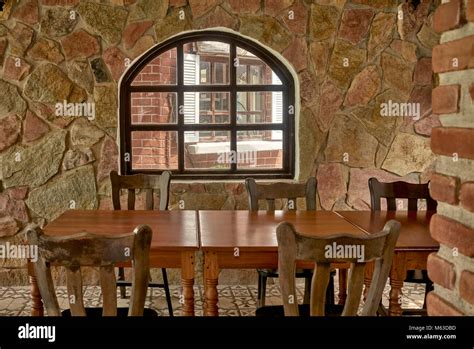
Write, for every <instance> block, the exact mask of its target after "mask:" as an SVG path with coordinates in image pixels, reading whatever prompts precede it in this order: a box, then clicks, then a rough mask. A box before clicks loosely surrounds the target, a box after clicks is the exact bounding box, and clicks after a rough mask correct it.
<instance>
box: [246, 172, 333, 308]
mask: <svg viewBox="0 0 474 349" xmlns="http://www.w3.org/2000/svg"><path fill="white" fill-rule="evenodd" d="M245 187H246V188H247V194H248V200H249V209H250V210H251V211H258V201H259V200H266V202H267V210H268V211H274V210H275V199H283V198H284V199H288V202H292V203H293V207H290V205H288V208H289V209H290V210H296V199H297V198H305V199H306V210H308V211H315V210H316V187H317V182H316V178H315V177H311V178H309V179H308V181H307V182H306V183H302V184H291V183H273V184H257V183H256V182H255V180H254V179H253V178H247V179H246V180H245ZM257 272H258V297H257V298H258V305H257V306H258V307H263V306H265V296H266V287H267V278H269V277H272V278H277V277H278V270H276V269H257ZM312 275H313V273H312V270H307V269H304V270H303V269H301V270H298V272H297V277H298V278H304V279H305V299H304V302H305V303H309V293H310V288H311V278H312ZM331 276H333V274H331ZM331 285H332V288H329V289H328V293H331V292H332V297H329V298H330V299H329V301H330V302H332V303H334V288H333V283H331Z"/></svg>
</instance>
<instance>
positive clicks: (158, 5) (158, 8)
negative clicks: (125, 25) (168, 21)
mask: <svg viewBox="0 0 474 349" xmlns="http://www.w3.org/2000/svg"><path fill="white" fill-rule="evenodd" d="M168 5H169V1H168V0H161V1H156V0H139V1H138V3H137V7H138V8H140V9H141V10H142V11H143V12H144V13H146V14H147V16H148V17H150V18H151V19H153V20H155V21H156V20H161V19H163V18H164V17H165V15H166V11H167V10H168ZM140 36H141V35H140Z"/></svg>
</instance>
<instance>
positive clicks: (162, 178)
mask: <svg viewBox="0 0 474 349" xmlns="http://www.w3.org/2000/svg"><path fill="white" fill-rule="evenodd" d="M170 180H171V172H169V171H164V172H163V173H162V174H161V175H144V174H136V175H130V176H121V175H119V174H118V173H117V171H112V172H110V181H111V183H112V202H113V206H114V210H120V209H121V207H120V206H121V205H120V191H121V190H122V189H127V190H128V202H127V209H128V210H134V209H135V191H136V190H137V189H140V190H145V191H146V204H145V205H146V210H153V207H154V202H153V193H154V191H157V190H158V191H159V192H160V207H159V210H160V211H164V210H167V209H168V202H169V190H170Z"/></svg>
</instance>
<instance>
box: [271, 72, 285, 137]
mask: <svg viewBox="0 0 474 349" xmlns="http://www.w3.org/2000/svg"><path fill="white" fill-rule="evenodd" d="M272 83H273V84H274V85H281V80H280V79H279V78H278V75H276V74H275V73H274V72H272ZM272 122H273V123H277V124H281V123H282V122H283V93H282V92H272ZM272 139H273V140H281V139H282V131H272Z"/></svg>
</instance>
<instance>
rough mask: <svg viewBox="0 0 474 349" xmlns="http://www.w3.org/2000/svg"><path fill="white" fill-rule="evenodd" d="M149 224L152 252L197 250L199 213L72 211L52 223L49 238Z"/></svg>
mask: <svg viewBox="0 0 474 349" xmlns="http://www.w3.org/2000/svg"><path fill="white" fill-rule="evenodd" d="M141 224H147V225H149V226H150V227H151V229H152V231H153V237H152V241H151V249H152V250H173V249H176V248H179V249H180V250H197V249H199V234H198V224H197V212H195V211H140V210H137V211H126V210H122V211H111V210H107V211H105V210H69V211H66V212H64V213H63V214H62V215H61V216H59V217H58V218H56V219H55V220H54V221H52V222H51V223H49V224H48V225H47V226H46V228H45V233H46V234H48V235H57V236H58V235H59V236H61V235H70V234H75V233H80V232H84V231H86V232H88V233H94V234H104V235H106V234H127V233H131V232H133V230H134V229H135V227H137V226H138V225H141Z"/></svg>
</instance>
